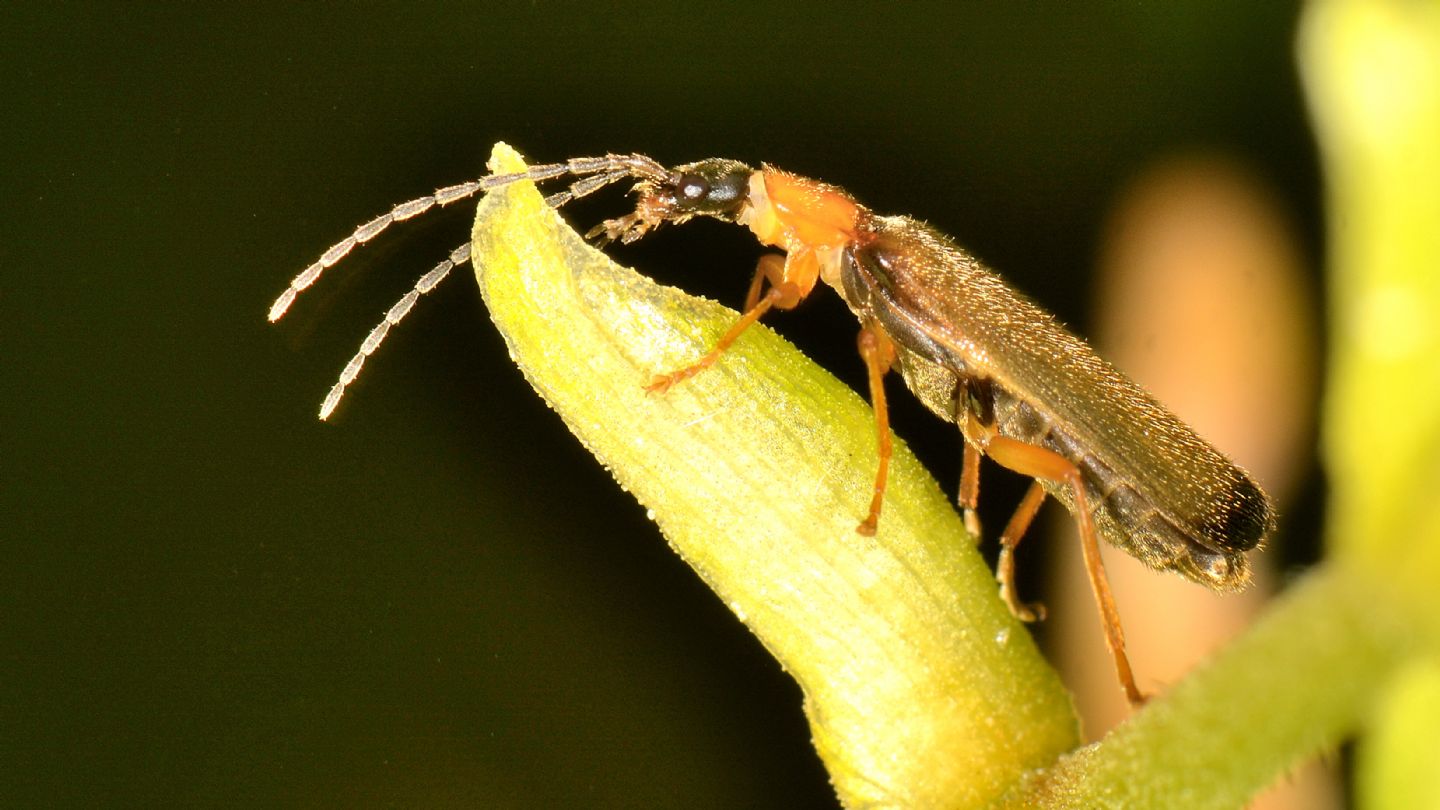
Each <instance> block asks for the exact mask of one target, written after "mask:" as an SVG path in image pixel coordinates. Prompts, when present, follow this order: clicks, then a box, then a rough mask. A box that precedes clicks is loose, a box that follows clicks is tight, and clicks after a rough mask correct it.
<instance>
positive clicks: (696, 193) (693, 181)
mask: <svg viewBox="0 0 1440 810" xmlns="http://www.w3.org/2000/svg"><path fill="white" fill-rule="evenodd" d="M709 193H710V181H708V180H706V179H705V178H703V177H701V176H700V175H698V174H687V175H684V176H682V177H681V178H680V194H681V196H683V197H684V198H685V199H687V200H700V199H704V198H705V195H707V194H709Z"/></svg>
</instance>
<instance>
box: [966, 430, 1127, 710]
mask: <svg viewBox="0 0 1440 810" xmlns="http://www.w3.org/2000/svg"><path fill="white" fill-rule="evenodd" d="M965 436H966V439H967V440H972V439H973V440H974V441H975V442H976V444H977V445H978V446H979V450H980V451H981V452H983V453H984V454H985V455H987V456H989V457H990V458H992V459H994V460H995V461H996V463H998V464H1000V466H1002V467H1006V468H1008V469H1011V470H1014V471H1015V472H1018V473H1020V474H1022V475H1028V476H1030V477H1031V478H1034V479H1036V481H1035V483H1033V484H1032V485H1031V487H1030V491H1029V492H1027V493H1026V494H1025V498H1024V500H1022V501H1021V503H1020V507H1019V508H1018V509H1017V510H1016V512H1015V516H1014V517H1012V518H1011V519H1010V524H1009V525H1007V526H1006V527H1005V533H1004V535H1003V536H1002V537H1001V564H1000V565H999V566H997V569H1003V570H997V572H996V574H997V577H1000V578H1001V586H1002V593H1003V592H1004V587H1005V585H1006V582H1005V580H1006V579H1010V580H1011V582H1010V583H1009V586H1010V596H1008V597H1007V599H1006V601H1007V603H1009V604H1010V605H1011V610H1012V611H1013V610H1015V608H1016V606H1017V604H1018V603H1016V602H1015V600H1014V596H1013V594H1014V583H1013V578H1014V562H1013V559H1009V560H1007V559H1006V558H1007V557H1008V556H1009V555H1007V554H1006V551H1007V550H1009V551H1010V552H1011V553H1012V554H1013V549H1014V547H1015V546H1016V545H1017V544H1019V542H1020V536H1021V534H1023V532H1024V530H1025V528H1026V527H1028V526H1029V524H1030V521H1031V519H1033V518H1034V516H1035V512H1036V511H1037V510H1038V509H1039V508H1040V504H1041V502H1042V501H1043V500H1044V497H1045V490H1044V489H1043V487H1042V486H1041V484H1040V481H1042V480H1044V481H1052V482H1054V483H1058V484H1063V485H1064V486H1066V487H1068V488H1069V489H1070V493H1071V497H1072V498H1073V499H1074V503H1073V510H1072V511H1073V512H1074V515H1075V522H1076V523H1077V524H1079V529H1080V549H1081V551H1082V553H1083V554H1084V557H1085V573H1086V574H1087V575H1088V576H1089V579H1090V590H1091V591H1092V592H1093V593H1094V594H1095V602H1096V604H1097V606H1098V607H1099V608H1100V619H1101V622H1100V623H1101V624H1102V625H1103V627H1104V630H1105V644H1106V646H1107V647H1109V648H1110V655H1111V657H1112V658H1113V659H1114V661H1115V674H1116V675H1117V676H1118V677H1119V680H1120V686H1121V688H1123V689H1124V690H1125V697H1126V698H1127V699H1128V700H1129V701H1130V703H1131V705H1137V704H1140V703H1143V702H1144V701H1145V695H1144V694H1143V693H1142V692H1141V691H1140V688H1139V686H1137V685H1136V683H1135V673H1134V671H1133V670H1132V669H1131V668H1130V659H1129V658H1128V657H1127V656H1126V654H1125V630H1124V628H1123V627H1121V625H1120V611H1119V610H1118V609H1117V608H1116V607H1115V597H1114V596H1113V595H1111V593H1110V582H1109V580H1108V579H1106V577H1105V564H1104V563H1103V562H1102V561H1101V559H1100V543H1099V540H1098V539H1097V537H1096V534H1095V523H1094V520H1093V519H1092V517H1091V514H1090V504H1089V499H1088V498H1087V497H1086V496H1085V485H1084V483H1083V482H1082V481H1081V478H1080V468H1079V467H1076V466H1075V465H1074V464H1073V463H1071V462H1070V460H1069V459H1067V458H1065V457H1064V456H1062V455H1060V454H1059V453H1056V452H1054V451H1052V450H1047V449H1045V448H1043V447H1038V446H1036V445H1033V444H1026V443H1025V442H1022V441H1019V440H1017V439H1012V438H1009V437H1007V436H1001V435H999V433H997V432H996V430H995V428H994V426H993V425H982V424H981V423H980V421H979V420H978V419H977V418H976V417H975V415H974V414H973V413H972V414H970V415H969V416H968V417H967V420H966V430H965ZM1012 532H1013V533H1012ZM1020 607H1022V608H1023V606H1020ZM1016 615H1017V616H1021V618H1023V616H1022V615H1021V614H1019V613H1017V614H1016Z"/></svg>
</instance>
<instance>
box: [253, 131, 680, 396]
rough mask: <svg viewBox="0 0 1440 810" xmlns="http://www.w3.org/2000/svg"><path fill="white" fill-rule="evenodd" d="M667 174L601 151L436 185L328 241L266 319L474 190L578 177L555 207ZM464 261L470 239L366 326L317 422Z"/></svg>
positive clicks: (651, 163)
mask: <svg viewBox="0 0 1440 810" xmlns="http://www.w3.org/2000/svg"><path fill="white" fill-rule="evenodd" d="M669 174H670V172H669V170H668V169H666V168H665V167H664V166H663V165H661V164H660V163H658V162H656V161H655V160H653V159H651V158H649V157H646V156H645V155H639V154H633V155H606V156H604V157H588V158H571V159H570V160H567V161H565V162H564V163H546V164H542V165H539V166H531V167H529V168H528V169H527V170H525V171H523V172H512V173H510V174H492V175H488V176H486V177H482V178H480V179H478V180H471V181H469V182H465V183H459V184H456V185H453V186H446V187H444V188H441V189H437V190H436V191H435V193H433V194H428V195H426V196H424V197H417V198H416V199H413V200H409V201H408V202H403V203H400V204H399V205H397V206H395V207H394V208H391V209H390V210H389V211H388V212H386V213H384V214H381V215H380V216H378V217H376V218H374V219H372V220H370V221H369V222H367V223H365V224H364V225H361V226H360V227H358V228H356V229H355V231H354V233H352V234H350V235H349V236H347V237H345V238H344V239H342V240H341V241H340V242H338V243H336V244H334V245H332V246H331V247H330V248H329V249H328V250H326V251H325V252H324V253H322V254H321V255H320V258H319V259H317V260H316V261H315V262H314V263H313V264H311V265H310V266H309V267H306V268H305V269H304V270H303V271H301V272H300V275H298V276H296V277H295V278H294V280H292V281H291V282H290V286H289V287H287V288H285V292H283V293H280V297H278V298H276V299H275V303H273V304H271V305H270V314H269V318H270V321H271V323H274V322H275V321H278V320H280V318H281V317H282V316H284V314H285V313H286V311H287V310H289V309H290V305H291V304H293V303H295V299H296V297H298V296H299V294H300V291H301V290H304V289H305V288H307V287H309V286H310V285H311V284H314V283H315V281H316V280H317V279H319V278H320V274H321V273H323V272H324V271H325V270H326V268H329V267H333V266H334V265H335V264H337V263H339V261H340V260H341V259H343V258H345V256H346V255H348V254H349V253H350V251H352V250H354V249H355V248H356V246H358V245H363V244H365V243H366V242H369V241H370V240H372V239H374V238H375V237H376V236H379V235H380V234H381V233H382V232H384V230H385V229H386V228H388V227H390V226H391V225H393V224H395V223H396V222H401V221H404V220H407V219H412V218H414V217H417V216H419V215H421V214H423V213H425V212H426V211H429V210H430V209H431V208H434V207H435V206H437V205H438V206H446V205H449V204H451V203H453V202H458V201H460V200H464V199H468V198H470V197H473V196H475V195H476V194H477V193H480V192H489V191H492V190H494V189H497V188H501V187H503V186H508V185H510V184H511V183H518V182H521V181H525V180H528V181H531V182H535V183H539V182H542V181H545V180H553V179H555V178H557V177H564V176H566V175H572V176H576V177H579V178H580V179H578V180H576V181H575V182H573V183H571V184H570V187H569V188H567V189H566V190H564V191H560V192H556V193H554V194H551V195H550V196H549V197H546V198H545V202H546V203H548V204H549V205H550V206H551V207H553V208H559V207H560V206H562V205H565V204H566V203H569V202H571V201H573V200H577V199H579V198H581V197H584V196H586V195H588V194H593V193H595V192H596V191H599V190H600V189H602V188H604V187H605V186H608V185H610V184H611V183H615V182H617V181H620V180H624V179H625V178H627V177H633V178H637V179H639V180H641V181H642V182H644V181H660V180H663V179H665V178H666V177H668V176H669ZM468 261H470V243H469V242H466V243H465V244H463V245H461V246H459V247H457V248H455V249H454V250H452V251H450V255H449V257H447V258H446V259H445V260H444V261H442V262H440V263H439V264H437V265H435V267H434V268H433V269H432V270H430V272H428V273H426V274H425V275H423V276H421V277H420V279H419V280H418V281H416V282H415V286H414V288H412V289H411V290H410V292H407V293H405V295H404V296H402V297H401V298H400V300H399V301H396V302H395V303H394V304H392V305H391V306H390V309H388V310H386V312H385V317H384V319H382V320H381V321H380V323H378V324H376V325H375V328H373V329H371V330H370V334H368V335H366V336H365V340H364V341H362V342H361V344H360V350H359V351H358V352H356V353H355V356H354V357H352V358H350V362H349V363H346V364H345V369H344V370H343V371H341V372H340V379H339V381H337V382H336V383H335V385H334V386H332V387H331V388H330V392H329V393H328V394H326V395H325V401H324V402H323V403H321V405H320V418H321V419H322V420H323V419H327V418H329V416H330V414H332V413H334V412H335V407H336V406H337V405H339V404H340V398H341V397H342V396H344V394H345V389H346V388H347V387H348V386H349V385H350V384H351V383H353V382H354V381H355V378H356V377H357V376H359V374H360V369H361V368H362V367H364V365H365V360H366V358H368V357H370V355H372V354H374V353H375V350H376V349H378V348H380V344H381V343H382V342H384V340H385V337H386V336H387V335H388V334H390V329H391V327H393V326H395V325H396V324H398V323H400V321H401V320H402V319H403V318H404V317H405V316H406V315H408V314H410V310H411V309H412V308H413V307H414V306H415V302H416V301H418V300H419V298H420V296H422V295H424V294H425V293H428V292H430V291H431V290H433V289H435V287H436V285H438V284H439V283H440V282H441V281H442V280H443V279H444V278H445V276H447V275H449V273H450V271H451V270H453V269H455V268H456V267H459V266H460V265H463V264H465V263H466V262H468Z"/></svg>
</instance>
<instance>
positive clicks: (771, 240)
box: [741, 166, 868, 253]
mask: <svg viewBox="0 0 1440 810" xmlns="http://www.w3.org/2000/svg"><path fill="white" fill-rule="evenodd" d="M866 213H868V212H867V211H866V210H865V208H864V207H863V206H861V205H860V204H859V203H857V202H855V200H854V199H853V198H851V197H850V195H849V194H846V193H845V192H844V191H842V190H841V189H839V188H837V187H835V186H832V185H829V184H827V183H822V182H820V181H819V180H811V179H810V178H808V177H801V176H799V175H796V174H790V173H789V172H782V171H779V170H778V169H773V168H770V167H769V166H767V167H765V168H763V169H761V170H760V171H758V172H756V173H755V174H754V175H752V176H751V178H750V206H749V209H748V210H747V211H746V212H745V214H744V215H743V216H742V219H741V222H742V224H744V225H747V226H749V228H750V230H752V231H754V232H755V237H756V238H757V239H759V240H760V241H761V242H762V243H764V244H767V245H771V246H773V247H778V248H780V249H782V250H784V251H786V252H787V253H791V252H796V251H803V250H806V249H808V250H812V251H823V250H825V249H826V248H829V249H831V250H834V249H837V248H841V247H844V246H845V245H846V244H848V243H850V242H853V241H855V240H856V238H857V236H858V233H859V224H860V220H861V218H862V217H863V216H864V215H865V214H866Z"/></svg>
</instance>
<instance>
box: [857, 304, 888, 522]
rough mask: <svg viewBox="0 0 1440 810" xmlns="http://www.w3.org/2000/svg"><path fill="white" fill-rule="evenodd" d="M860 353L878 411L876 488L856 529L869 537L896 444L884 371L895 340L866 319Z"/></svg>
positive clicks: (881, 502) (878, 512) (876, 516)
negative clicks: (894, 444) (892, 442)
mask: <svg viewBox="0 0 1440 810" xmlns="http://www.w3.org/2000/svg"><path fill="white" fill-rule="evenodd" d="M856 343H857V345H858V347H859V349H860V357H861V358H862V359H864V360H865V371H866V376H867V377H868V378H869V380H870V408H871V410H873V411H874V412H875V447H876V452H875V454H876V456H878V458H879V460H878V462H877V467H876V470H875V489H874V494H873V495H871V497H870V511H869V513H867V514H866V515H865V519H864V520H862V521H860V525H859V526H856V527H855V531H857V532H859V533H860V534H863V535H865V536H866V537H870V536H872V535H874V534H875V526H876V524H877V523H878V522H879V521H880V507H881V506H884V504H885V481H886V479H887V478H888V477H889V475H890V456H891V453H892V452H893V446H892V444H891V438H890V409H889V406H888V405H887V404H886V401H885V374H886V372H888V371H889V370H890V366H892V365H893V364H894V363H895V344H894V343H892V342H891V341H890V336H889V335H887V334H885V332H884V330H882V329H881V328H880V327H879V325H877V324H875V323H873V322H866V323H865V324H864V325H863V326H861V327H860V336H859V338H858V339H857V340H856Z"/></svg>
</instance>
